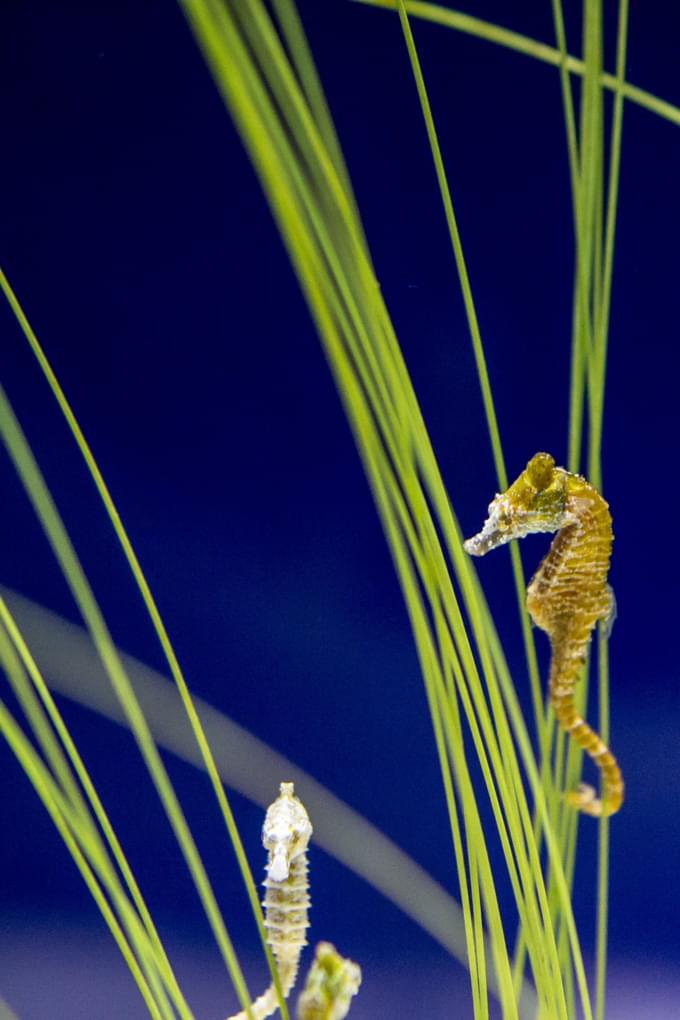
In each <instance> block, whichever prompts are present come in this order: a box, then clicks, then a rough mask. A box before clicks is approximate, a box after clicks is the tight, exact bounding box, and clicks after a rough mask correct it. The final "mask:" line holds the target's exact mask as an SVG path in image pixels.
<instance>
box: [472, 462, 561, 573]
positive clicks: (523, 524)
mask: <svg viewBox="0 0 680 1020" xmlns="http://www.w3.org/2000/svg"><path fill="white" fill-rule="evenodd" d="M567 478H568V473H567V472H566V471H565V470H564V469H563V468H558V467H555V461H554V459H553V458H552V457H551V456H550V454H549V453H537V454H535V455H534V456H533V457H532V458H531V460H530V461H529V463H528V464H527V466H526V468H525V469H524V471H523V472H522V474H521V475H520V476H519V478H517V479H516V480H515V481H514V482H513V483H512V485H511V486H510V488H509V489H507V490H506V491H505V492H502V493H499V494H498V495H497V496H496V497H495V499H494V500H492V502H491V503H490V504H489V516H488V517H487V519H486V521H485V523H484V527H483V528H482V530H481V531H480V532H479V534H477V535H474V537H473V538H468V540H467V541H466V542H465V543H464V544H463V548H464V549H465V551H466V552H467V553H470V555H471V556H484V554H485V553H487V552H489V550H490V549H495V548H496V547H497V546H499V545H504V544H505V543H506V542H510V541H511V540H512V539H513V538H522V537H523V536H524V535H529V534H531V533H533V532H536V531H558V530H559V529H560V528H563V527H564V526H565V525H566V524H569V523H571V517H570V515H569V514H568V513H566V511H565V505H566V495H567V493H566V484H567Z"/></svg>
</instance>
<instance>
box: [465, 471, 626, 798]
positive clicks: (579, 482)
mask: <svg viewBox="0 0 680 1020" xmlns="http://www.w3.org/2000/svg"><path fill="white" fill-rule="evenodd" d="M538 531H557V532H558V534H557V535H556V536H555V538H554V539H553V542H552V545H551V546H550V550H549V552H548V554H547V556H546V557H545V559H544V560H543V562H542V563H541V565H540V566H539V568H538V570H537V571H536V573H535V575H534V577H533V578H532V580H531V583H530V584H529V587H528V588H527V609H528V610H529V615H530V616H531V618H532V620H533V621H534V623H535V624H536V626H537V627H540V628H541V630H544V631H546V633H547V634H548V637H549V638H550V646H551V660H550V680H549V694H550V703H551V705H552V707H553V709H554V711H555V716H556V718H557V721H558V723H559V724H560V726H561V727H562V728H563V729H564V730H566V731H567V732H568V733H569V735H570V736H571V738H572V740H575V741H576V743H577V744H578V745H579V747H582V748H583V750H584V751H586V752H587V753H588V754H589V755H590V757H591V758H592V759H593V761H594V762H595V764H596V765H597V767H598V769H599V770H600V775H601V779H602V800H600V799H599V798H598V797H597V796H596V795H595V790H594V789H593V788H592V787H591V786H587V785H586V784H585V783H582V784H581V785H580V786H579V788H578V790H575V791H573V792H571V793H568V794H567V796H566V799H567V801H568V803H569V804H571V805H572V806H574V807H576V808H578V809H579V810H580V811H584V812H585V813H586V814H589V815H595V816H599V815H611V814H614V812H615V811H618V809H619V808H620V807H621V804H622V803H623V778H622V776H621V770H620V769H619V766H618V764H617V761H616V758H615V757H614V755H613V754H612V753H611V751H610V750H609V748H608V747H607V746H606V744H605V743H604V742H603V741H602V740H601V739H600V737H599V736H598V734H597V733H595V732H594V730H592V729H591V728H590V727H589V726H588V724H587V723H586V722H585V721H584V720H583V719H582V718H581V717H580V716H579V715H578V713H577V711H576V707H575V705H574V686H575V684H576V681H577V680H578V676H579V672H580V670H581V667H582V666H583V664H584V662H585V659H586V653H587V650H588V645H589V643H590V636H591V631H592V629H593V627H594V626H595V624H596V623H597V622H598V620H603V621H605V625H606V626H608V628H610V627H611V624H612V623H613V620H614V615H615V612H616V603H615V601H614V593H613V591H612V590H611V588H610V587H609V585H608V584H607V572H608V570H609V559H610V556H611V548H612V540H613V535H612V522H611V517H610V515H609V507H608V505H607V503H606V502H605V501H604V499H603V498H602V496H601V495H600V494H599V493H598V492H597V491H596V490H595V489H594V488H593V486H592V485H590V484H589V483H588V482H587V481H586V479H585V478H582V477H581V476H580V475H575V474H571V472H569V471H565V469H564V468H560V467H555V461H554V460H553V458H552V457H551V456H550V454H548V453H537V454H536V455H535V456H534V457H532V458H531V460H530V461H529V463H528V464H527V466H526V469H525V470H524V471H523V472H522V474H521V475H520V476H519V478H518V479H517V480H516V481H515V482H513V484H512V485H511V486H510V488H509V489H508V490H507V492H504V493H501V494H499V495H497V496H496V498H495V499H494V500H493V502H492V503H491V504H490V505H489V516H488V518H487V520H486V522H485V524H484V527H483V528H482V530H481V531H480V532H479V534H478V535H475V536H474V538H469V539H468V540H467V542H465V543H464V548H465V550H466V552H468V553H470V554H471V555H472V556H484V555H485V553H487V552H489V550H490V549H495V548H496V547H497V546H499V545H503V544H504V543H505V542H509V541H511V540H512V539H513V538H522V537H523V536H524V535H529V534H532V533H533V532H538Z"/></svg>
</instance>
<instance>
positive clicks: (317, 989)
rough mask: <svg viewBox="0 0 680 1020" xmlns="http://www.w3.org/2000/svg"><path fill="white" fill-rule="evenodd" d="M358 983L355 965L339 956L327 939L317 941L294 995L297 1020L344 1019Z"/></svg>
mask: <svg viewBox="0 0 680 1020" xmlns="http://www.w3.org/2000/svg"><path fill="white" fill-rule="evenodd" d="M360 984H361V968H360V967H359V965H358V964H356V963H354V962H353V961H352V960H347V959H345V958H344V957H342V956H340V953H339V952H338V951H337V949H336V948H335V946H334V945H333V944H332V943H331V942H319V944H318V946H317V947H316V953H315V954H314V963H313V964H312V966H311V967H310V969H309V974H308V975H307V980H306V981H305V987H304V989H303V991H302V993H301V994H300V998H299V999H298V1004H297V1016H298V1020H345V1017H346V1016H347V1014H348V1013H349V1008H350V1006H351V1004H352V998H353V997H354V996H355V995H356V994H357V992H358V991H359V985H360Z"/></svg>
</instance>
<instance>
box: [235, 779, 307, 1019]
mask: <svg viewBox="0 0 680 1020" xmlns="http://www.w3.org/2000/svg"><path fill="white" fill-rule="evenodd" d="M279 789H280V793H279V796H278V797H277V798H276V800H275V801H274V803H273V804H271V805H270V806H269V808H268V809H267V814H266V815H265V819H264V825H263V826H262V843H263V845H264V848H265V850H267V851H268V860H267V868H266V871H267V877H266V878H265V880H264V886H265V889H266V892H265V897H264V902H263V904H262V905H263V907H264V908H265V918H264V926H265V928H266V929H267V942H268V943H269V945H270V947H271V950H272V953H273V954H274V960H275V961H276V966H277V969H278V972H279V980H280V982H281V991H282V992H283V995H284V998H287V997H288V994H289V992H290V990H291V988H292V987H293V985H294V984H295V979H296V977H297V972H298V964H299V961H300V953H301V951H302V949H303V947H304V946H306V945H307V939H306V938H305V934H306V931H307V927H308V925H309V921H308V918H307V911H308V909H309V880H308V878H307V844H308V843H309V840H310V838H311V836H312V823H311V822H310V820H309V815H308V814H307V811H306V810H305V807H304V805H303V804H302V802H301V801H300V800H299V799H298V798H297V797H296V796H295V794H294V787H293V783H281V785H280V787H279ZM277 1006H278V1000H277V998H276V992H275V990H274V986H273V985H270V986H269V988H268V989H267V991H266V992H264V993H263V994H262V995H261V996H260V997H259V998H258V999H256V1000H255V1002H253V1004H252V1006H251V1010H252V1014H253V1017H254V1020H264V1018H265V1017H268V1016H271V1014H272V1013H274V1012H275V1010H276V1009H277ZM246 1016H247V1014H246V1013H245V1011H242V1012H241V1013H237V1014H236V1015H235V1016H233V1017H230V1018H229V1020H246Z"/></svg>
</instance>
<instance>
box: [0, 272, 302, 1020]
mask: <svg viewBox="0 0 680 1020" xmlns="http://www.w3.org/2000/svg"><path fill="white" fill-rule="evenodd" d="M0 289H1V290H2V292H3V293H4V295H5V298H6V299H7V302H8V304H9V306H10V308H11V309H12V311H13V312H14V315H15V317H16V320H17V322H18V324H19V326H20V328H21V330H22V332H23V334H24V336H25V338H26V341H27V343H28V345H29V347H30V348H31V350H32V352H33V354H34V356H35V358H36V360H37V362H38V364H39V366H40V369H41V370H42V372H43V374H44V376H45V379H46V381H47V384H48V386H49V388H50V390H51V391H52V393H53V395H54V398H55V400H56V401H57V404H58V406H59V409H60V411H61V412H62V414H63V416H64V419H65V421H66V424H67V425H68V428H69V429H70V431H71V434H72V435H73V438H74V440H75V442H76V445H77V447H78V449H79V451H80V453H81V455H82V457H83V460H84V462H85V465H86V467H87V469H88V471H89V473H90V475H91V477H92V480H93V482H94V485H95V488H96V489H97V492H98V494H99V497H100V499H101V501H102V505H103V507H104V509H105V511H106V513H107V515H108V517H109V520H110V521H111V524H112V526H113V530H114V532H115V534H116V537H117V539H118V541H119V543H120V546H121V549H122V551H123V555H124V556H125V559H126V561H127V563H128V565H129V567H130V570H131V572H132V576H133V578H134V581H135V584H136V585H137V588H138V589H139V592H140V595H141V597H142V602H143V603H144V606H145V608H146V611H147V613H148V615H149V619H150V620H151V624H152V626H153V628H154V630H155V632H156V636H157V638H158V641H159V644H160V646H161V648H162V650H163V654H164V656H165V660H166V662H167V663H168V668H169V669H170V674H171V676H172V678H173V680H174V682H175V685H176V686H177V690H178V692H179V695H180V698H181V699H182V704H183V705H184V710H185V712H186V714H187V718H188V719H189V722H190V724H191V727H192V730H193V734H194V739H195V740H196V743H197V745H198V747H199V749H200V752H201V756H202V759H203V762H204V764H205V768H206V771H207V773H208V777H209V779H210V782H211V785H212V789H213V792H214V794H215V798H216V800H217V803H218V806H219V808H220V811H221V813H222V817H223V819H224V822H225V826H226V829H227V832H228V835H229V839H230V842H231V844H232V847H233V849H234V853H235V855H236V860H237V863H238V866H239V870H240V872H241V877H242V878H243V882H244V885H245V887H246V892H247V894H248V899H249V901H250V906H251V910H252V912H253V916H254V918H255V922H256V924H257V928H258V932H259V936H260V944H261V945H262V949H263V952H264V954H265V957H266V959H267V965H268V967H269V973H270V976H271V979H272V982H273V984H274V987H275V988H276V991H277V996H278V998H279V1004H280V1005H281V1003H283V996H282V995H281V989H280V985H279V978H278V972H277V970H276V967H275V966H274V960H273V957H272V954H271V950H270V948H269V944H268V942H267V937H266V933H265V930H264V918H263V916H262V908H261V905H260V899H259V895H258V892H257V889H256V886H255V882H254V879H253V875H252V871H251V869H250V866H249V864H248V859H247V857H246V854H245V851H244V849H243V844H242V842H241V838H240V836H239V833H238V830H237V828H236V823H235V821H234V816H233V813H232V810H231V807H230V805H229V801H228V799H227V795H226V792H225V790H224V787H223V786H222V784H221V783H220V780H219V775H218V772H217V768H216V767H215V762H214V758H213V754H212V751H211V749H210V745H209V743H208V741H207V739H206V737H205V734H204V732H203V730H202V728H201V725H200V721H199V719H198V716H197V714H196V711H195V709H194V706H193V702H192V699H191V694H190V692H189V687H188V684H187V682H186V680H185V678H184V674H183V673H182V669H181V667H180V664H179V660H178V659H177V656H176V655H175V651H174V649H173V647H172V643H171V641H170V636H169V634H168V633H167V630H166V628H165V625H164V623H163V620H162V617H161V615H160V612H159V609H158V606H157V604H156V601H155V599H154V597H153V594H152V592H151V589H150V587H149V584H148V582H147V580H146V577H145V575H144V572H143V570H142V567H141V564H140V562H139V560H138V558H137V554H136V553H135V551H134V548H133V545H132V542H131V541H130V538H129V536H128V534H127V531H126V529H125V526H124V524H123V521H122V519H121V516H120V514H119V512H118V509H117V507H116V505H115V503H114V501H113V497H112V495H111V493H110V491H109V488H108V486H107V484H106V482H105V480H104V477H103V475H102V473H101V471H100V470H99V466H98V464H97V462H96V460H95V457H94V454H93V453H92V450H91V448H90V445H89V443H88V442H87V440H86V439H85V436H84V434H83V431H82V429H81V428H80V425H79V423H78V420H77V418H76V415H75V413H74V411H73V409H72V407H71V405H70V403H69V401H68V400H67V398H66V394H65V393H64V391H63V389H62V387H61V385H60V384H59V380H58V379H57V377H56V375H55V373H54V371H53V369H52V366H51V365H50V362H49V360H48V358H47V356H46V354H45V352H44V350H43V348H42V346H41V344H40V342H39V340H38V337H37V336H36V334H35V332H34V330H33V329H32V327H31V324H30V322H29V321H28V317H27V316H26V313H25V312H24V310H23V308H22V307H21V304H20V302H19V299H18V298H17V296H16V294H15V293H14V291H13V289H12V287H11V285H10V283H9V280H8V279H7V277H6V276H5V273H4V272H3V270H2V268H1V267H0ZM277 783H278V780H277ZM284 1017H285V1005H284Z"/></svg>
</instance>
